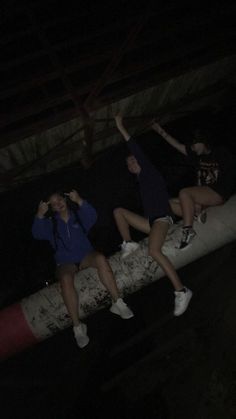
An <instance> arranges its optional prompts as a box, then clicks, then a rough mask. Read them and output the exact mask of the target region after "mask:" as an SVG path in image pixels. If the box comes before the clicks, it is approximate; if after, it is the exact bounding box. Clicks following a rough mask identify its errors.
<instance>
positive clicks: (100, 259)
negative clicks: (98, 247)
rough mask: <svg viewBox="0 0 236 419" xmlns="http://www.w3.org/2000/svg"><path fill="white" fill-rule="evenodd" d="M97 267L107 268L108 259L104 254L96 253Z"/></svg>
mask: <svg viewBox="0 0 236 419" xmlns="http://www.w3.org/2000/svg"><path fill="white" fill-rule="evenodd" d="M95 265H96V268H97V269H99V268H104V267H105V266H107V265H108V262H107V259H106V257H105V256H104V254H103V253H100V252H96V254H95Z"/></svg>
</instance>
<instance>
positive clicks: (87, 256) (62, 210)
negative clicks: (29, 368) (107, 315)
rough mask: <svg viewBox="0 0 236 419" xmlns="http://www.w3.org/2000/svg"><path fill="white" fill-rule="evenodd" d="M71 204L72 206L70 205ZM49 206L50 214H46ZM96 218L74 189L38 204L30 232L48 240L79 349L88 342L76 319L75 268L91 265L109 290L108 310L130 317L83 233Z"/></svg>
mask: <svg viewBox="0 0 236 419" xmlns="http://www.w3.org/2000/svg"><path fill="white" fill-rule="evenodd" d="M70 203H74V206H75V209H74V210H72V209H71V208H70V206H71V205H70ZM49 208H51V210H52V213H53V216H52V217H51V218H48V217H46V216H45V215H46V213H47V212H48V210H49ZM96 220H97V213H96V210H95V209H94V208H93V207H92V206H91V205H90V204H89V203H88V202H87V201H85V200H84V199H82V198H81V197H80V195H79V194H78V192H77V191H76V190H72V191H71V192H69V193H66V194H61V193H59V192H55V193H53V194H52V195H51V196H50V197H49V199H48V201H47V202H44V201H41V202H40V203H39V207H38V211H37V213H36V216H35V219H34V222H33V227H32V233H33V237H34V238H35V239H38V240H48V241H49V242H50V244H51V246H52V247H53V249H54V251H55V261H56V264H57V269H56V277H57V279H58V280H59V281H60V285H61V291H62V297H63V300H64V303H65V305H66V308H67V311H68V313H69V315H70V317H71V319H72V322H73V326H74V327H73V330H74V335H75V338H76V341H77V344H78V346H79V347H80V348H83V347H84V346H86V345H87V344H88V342H89V338H88V336H87V326H86V325H85V324H84V323H82V322H81V321H80V319H79V310H78V295H77V292H76V290H75V287H74V279H75V275H76V274H77V272H78V271H79V270H82V269H85V268H88V267H93V268H95V269H96V270H97V273H98V277H99V279H100V281H101V282H102V284H103V285H104V286H105V288H106V289H107V290H108V292H109V293H110V295H111V297H112V300H113V304H112V306H111V308H110V311H111V312H112V313H114V314H117V315H119V316H120V317H121V318H123V319H128V318H131V317H133V313H132V311H131V310H130V309H129V307H128V306H127V305H126V304H125V303H124V301H123V300H122V298H120V297H119V291H118V289H117V285H116V281H115V278H114V275H113V272H112V270H111V267H110V265H109V263H108V260H107V259H106V258H105V256H104V255H103V254H102V253H100V252H97V251H95V250H94V248H93V246H92V244H91V243H90V241H89V239H88V237H87V235H88V232H89V230H90V229H91V228H92V226H93V225H94V224H95V222H96Z"/></svg>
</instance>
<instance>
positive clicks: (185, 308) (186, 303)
mask: <svg viewBox="0 0 236 419" xmlns="http://www.w3.org/2000/svg"><path fill="white" fill-rule="evenodd" d="M187 296H188V298H187V299H186V301H185V307H184V308H183V309H182V310H181V312H178V313H175V312H174V316H176V317H178V316H181V314H184V312H185V311H186V310H187V308H188V306H189V303H190V300H191V298H192V296H193V293H192V291H190V290H189V291H188V293H187Z"/></svg>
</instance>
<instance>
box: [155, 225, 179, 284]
mask: <svg viewBox="0 0 236 419" xmlns="http://www.w3.org/2000/svg"><path fill="white" fill-rule="evenodd" d="M168 229H169V224H168V223H167V222H163V221H156V222H155V223H154V224H153V226H152V228H151V232H150V234H149V254H150V256H151V257H152V258H153V259H154V260H156V262H158V264H159V265H160V267H161V268H162V269H163V271H164V272H165V274H166V275H167V277H168V278H169V279H170V281H171V283H172V285H173V287H174V289H175V290H176V291H179V290H181V289H182V288H183V287H184V286H183V284H182V282H181V281H180V278H179V276H178V275H177V272H176V270H175V268H174V267H173V265H172V263H171V262H170V260H169V259H168V258H167V256H165V255H164V254H163V253H162V250H161V249H162V246H163V243H164V241H165V238H166V235H167V232H168Z"/></svg>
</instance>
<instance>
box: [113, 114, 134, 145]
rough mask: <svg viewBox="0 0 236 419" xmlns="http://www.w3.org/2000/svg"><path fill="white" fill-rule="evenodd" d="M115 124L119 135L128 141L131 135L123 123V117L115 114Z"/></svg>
mask: <svg viewBox="0 0 236 419" xmlns="http://www.w3.org/2000/svg"><path fill="white" fill-rule="evenodd" d="M115 121H116V126H117V128H118V130H119V131H120V133H121V135H122V136H123V138H124V140H125V141H129V139H130V138H131V135H130V134H129V133H128V131H127V129H126V128H125V127H124V125H123V118H122V116H121V115H116V116H115Z"/></svg>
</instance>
